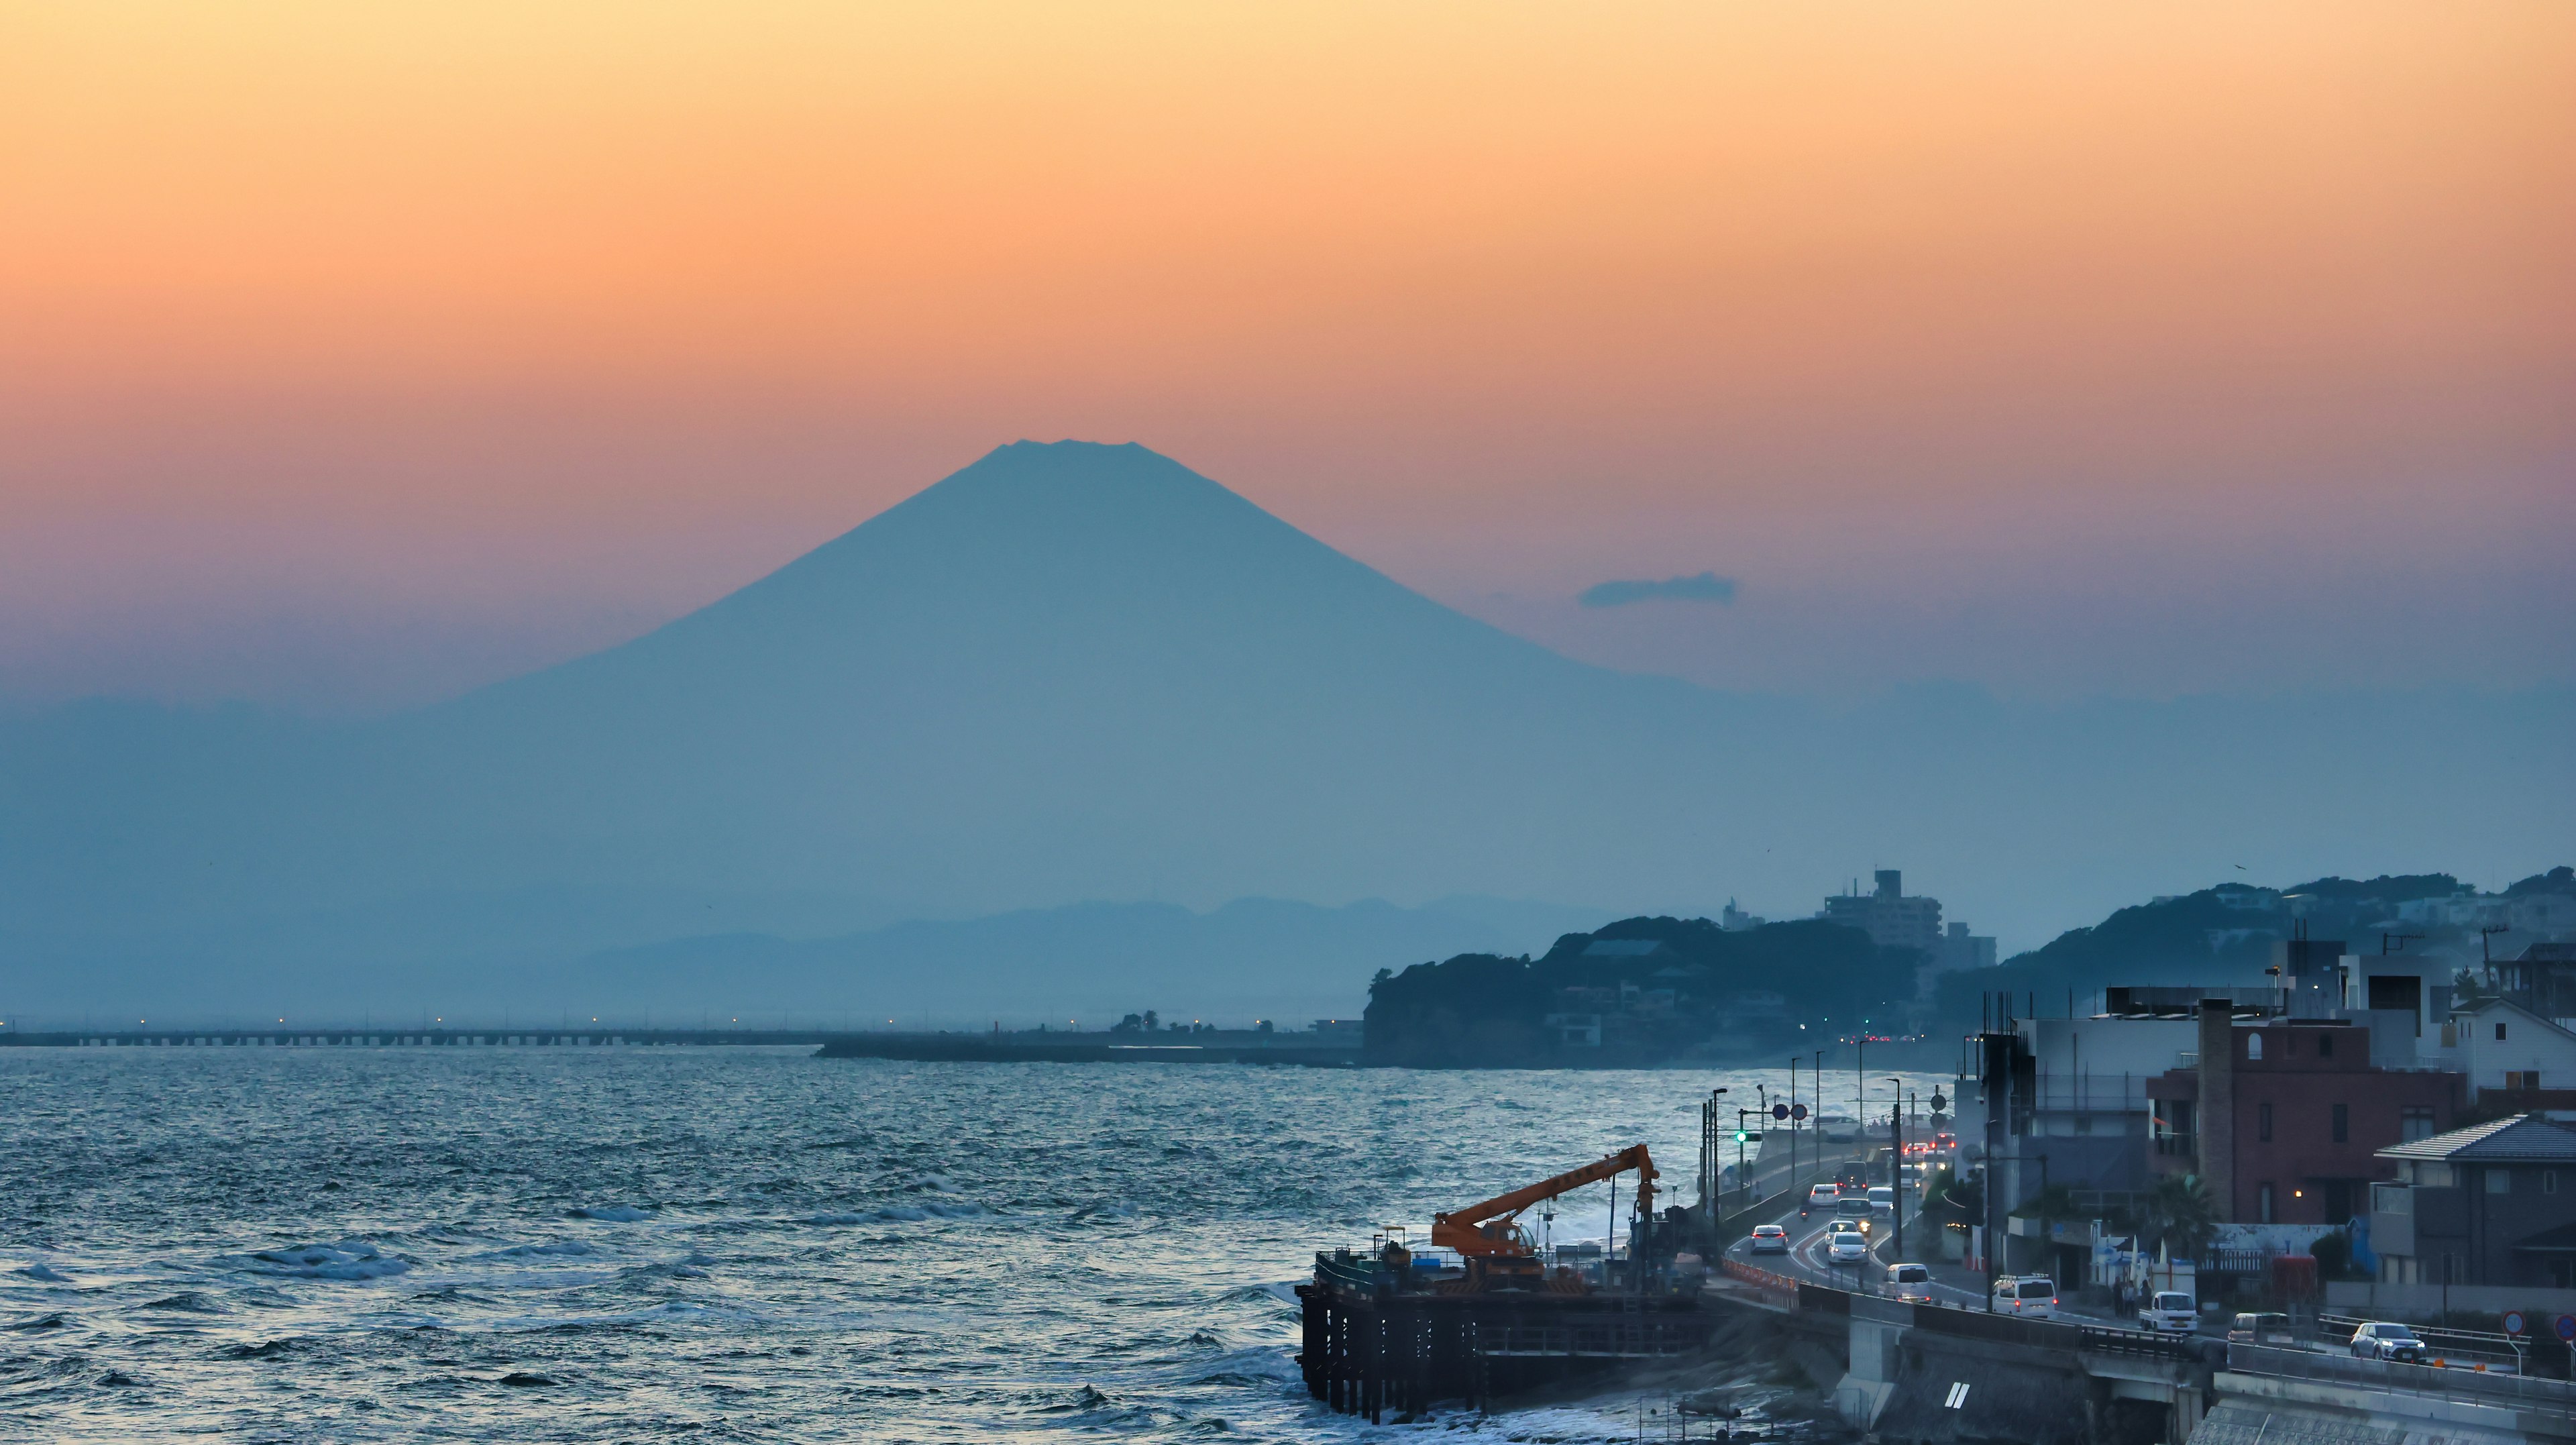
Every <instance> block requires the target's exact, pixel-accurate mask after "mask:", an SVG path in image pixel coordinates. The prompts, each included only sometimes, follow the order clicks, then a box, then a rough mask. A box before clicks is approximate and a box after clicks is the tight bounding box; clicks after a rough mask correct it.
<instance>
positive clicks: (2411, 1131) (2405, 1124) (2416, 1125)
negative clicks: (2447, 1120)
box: [2397, 1108, 2433, 1144]
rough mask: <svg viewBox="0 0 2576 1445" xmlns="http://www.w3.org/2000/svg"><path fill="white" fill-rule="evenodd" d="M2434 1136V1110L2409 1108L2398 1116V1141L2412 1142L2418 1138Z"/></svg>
mask: <svg viewBox="0 0 2576 1445" xmlns="http://www.w3.org/2000/svg"><path fill="white" fill-rule="evenodd" d="M2432 1137H2433V1111H2432V1110H2430V1109H2423V1108H2416V1109H2408V1110H2406V1111H2405V1112H2403V1113H2401V1114H2399V1115H2398V1116H2397V1138H2398V1142H2400V1143H2404V1144H2412V1143H2414V1142H2415V1141H2416V1140H2418V1139H2430V1138H2432Z"/></svg>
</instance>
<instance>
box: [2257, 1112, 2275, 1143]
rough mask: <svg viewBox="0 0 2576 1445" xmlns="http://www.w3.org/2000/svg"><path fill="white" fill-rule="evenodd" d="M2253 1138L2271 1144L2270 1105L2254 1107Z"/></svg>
mask: <svg viewBox="0 0 2576 1445" xmlns="http://www.w3.org/2000/svg"><path fill="white" fill-rule="evenodd" d="M2254 1137H2255V1138H2256V1139H2258V1140H2260V1141H2262V1142H2263V1143H2266V1144H2269V1143H2271V1142H2272V1106H2271V1105H2270V1104H2257V1105H2255V1106H2254Z"/></svg>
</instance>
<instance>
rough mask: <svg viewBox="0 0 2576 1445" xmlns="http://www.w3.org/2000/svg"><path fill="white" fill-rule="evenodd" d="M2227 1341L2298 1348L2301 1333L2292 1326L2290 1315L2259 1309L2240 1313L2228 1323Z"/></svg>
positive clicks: (2236, 1343) (2233, 1343)
mask: <svg viewBox="0 0 2576 1445" xmlns="http://www.w3.org/2000/svg"><path fill="white" fill-rule="evenodd" d="M2227 1342H2228V1343H2229V1344H2231V1345H2288V1346H2291V1347H2293V1348H2296V1347H2297V1346H2298V1344H2299V1335H2298V1331H2296V1330H2295V1329H2292V1328H2291V1326H2290V1317H2289V1316H2288V1315H2284V1314H2273V1313H2270V1312H2266V1311H2257V1312H2254V1313H2250V1314H2241V1315H2238V1316H2237V1317H2236V1319H2235V1321H2234V1322H2233V1323H2231V1324H2229V1325H2228V1327H2227Z"/></svg>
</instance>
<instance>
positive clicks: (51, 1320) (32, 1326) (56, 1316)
mask: <svg viewBox="0 0 2576 1445" xmlns="http://www.w3.org/2000/svg"><path fill="white" fill-rule="evenodd" d="M71 1323H72V1322H71V1320H70V1319H69V1318H67V1317H66V1316H65V1315H64V1314H63V1312H62V1311H61V1310H48V1311H46V1312H45V1313H43V1314H40V1315H36V1316H34V1317H33V1318H30V1319H23V1320H11V1321H10V1322H9V1323H7V1324H5V1325H0V1330H11V1331H14V1332H16V1333H18V1334H24V1335H32V1334H37V1333H39V1332H41V1331H44V1330H63V1329H69V1328H71Z"/></svg>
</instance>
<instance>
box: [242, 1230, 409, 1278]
mask: <svg viewBox="0 0 2576 1445" xmlns="http://www.w3.org/2000/svg"><path fill="white" fill-rule="evenodd" d="M217 1263H220V1264H222V1265H224V1266H226V1267H227V1268H231V1269H240V1270H247V1271H249V1272H250V1273H252V1274H264V1275H269V1276H272V1277H275V1278H280V1279H351V1280H354V1279H382V1278H384V1277H385V1276H387V1275H391V1274H401V1273H403V1272H404V1271H406V1270H408V1269H410V1268H411V1261H410V1260H407V1259H404V1258H402V1257H401V1256H399V1255H391V1254H387V1253H385V1252H384V1251H382V1250H380V1249H378V1248H376V1247H375V1246H374V1245H373V1244H371V1243H369V1242H367V1241H366V1240H363V1239H344V1240H341V1241H340V1242H339V1243H337V1244H295V1245H288V1246H287V1247H285V1248H283V1249H258V1250H253V1251H251V1252H250V1253H248V1254H236V1255H231V1256H228V1257H226V1258H224V1259H221V1260H219V1261H217Z"/></svg>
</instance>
